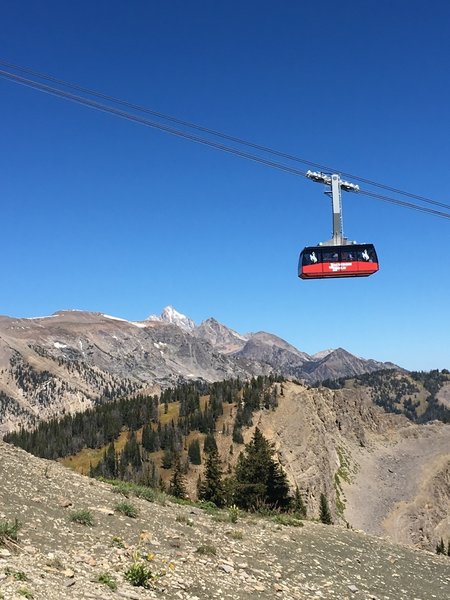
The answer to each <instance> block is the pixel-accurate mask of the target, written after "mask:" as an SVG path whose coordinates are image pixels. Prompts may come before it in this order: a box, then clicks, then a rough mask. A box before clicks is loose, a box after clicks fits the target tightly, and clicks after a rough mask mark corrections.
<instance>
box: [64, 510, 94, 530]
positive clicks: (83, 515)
mask: <svg viewBox="0 0 450 600" xmlns="http://www.w3.org/2000/svg"><path fill="white" fill-rule="evenodd" d="M70 520H71V521H72V523H79V524H80V525H86V526H88V527H93V526H94V517H93V516H92V513H91V512H90V511H89V510H86V509H84V508H83V509H80V510H74V511H73V512H72V513H71V514H70Z"/></svg>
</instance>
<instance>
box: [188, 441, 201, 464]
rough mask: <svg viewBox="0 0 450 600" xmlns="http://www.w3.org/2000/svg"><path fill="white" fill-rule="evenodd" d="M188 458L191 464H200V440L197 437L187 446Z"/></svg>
mask: <svg viewBox="0 0 450 600" xmlns="http://www.w3.org/2000/svg"><path fill="white" fill-rule="evenodd" d="M188 456H189V460H190V461H191V463H192V464H193V465H201V464H202V457H201V452H200V442H199V441H198V439H195V440H193V441H192V442H191V443H190V444H189V447H188Z"/></svg>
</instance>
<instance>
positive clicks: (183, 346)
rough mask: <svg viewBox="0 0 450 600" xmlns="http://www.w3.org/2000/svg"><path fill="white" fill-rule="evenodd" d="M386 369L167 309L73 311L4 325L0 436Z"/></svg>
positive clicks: (0, 325) (4, 320)
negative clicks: (195, 398)
mask: <svg viewBox="0 0 450 600" xmlns="http://www.w3.org/2000/svg"><path fill="white" fill-rule="evenodd" d="M386 368H395V365H393V364H392V363H381V362H378V361H375V360H371V359H369V360H366V359H363V358H359V357H356V356H354V355H352V354H350V353H349V352H347V351H346V350H344V349H342V348H338V349H335V350H324V351H322V352H319V353H317V354H315V355H313V356H310V355H308V354H306V353H305V352H302V351H300V350H298V349H297V348H295V347H294V346H292V345H291V344H288V343H287V342H286V341H284V340H282V339H281V338H279V337H277V336H275V335H273V334H270V333H265V332H258V333H249V334H245V335H243V334H240V333H237V332H236V331H233V330H232V329H230V328H229V327H227V326H226V325H223V324H221V323H219V322H218V321H216V320H215V319H213V318H210V319H207V320H206V321H203V322H202V323H201V324H200V325H196V324H195V323H194V321H192V320H191V319H189V318H188V317H186V316H185V315H183V314H181V313H179V312H177V311H176V310H175V309H174V308H173V307H171V306H168V307H166V308H165V309H164V310H163V312H162V314H161V315H160V316H150V317H149V318H148V319H146V320H145V321H138V322H136V321H127V320H125V319H121V318H118V317H113V316H110V315H106V314H102V313H93V312H84V311H77V310H71V311H59V312H56V313H55V314H53V315H51V316H48V317H36V318H31V319H20V318H12V317H6V316H3V317H0V431H5V430H9V429H11V428H12V427H16V426H17V425H18V424H19V423H22V424H25V425H29V424H33V423H35V422H36V421H37V420H39V419H41V418H44V419H46V418H49V417H51V416H53V415H60V414H62V413H64V412H65V411H70V412H73V411H76V410H84V409H86V408H89V407H90V406H92V404H93V403H95V402H96V401H98V400H106V401H107V400H110V399H113V398H115V397H117V396H121V395H124V394H133V393H138V392H144V393H156V392H157V391H159V389H161V388H163V387H167V386H170V385H174V384H176V383H179V382H180V381H186V380H193V379H203V380H205V381H218V380H222V379H227V378H231V377H241V378H247V377H250V376H254V375H260V374H268V373H271V372H277V373H279V374H282V375H284V376H286V377H290V378H295V379H298V380H304V381H306V382H309V383H312V382H317V381H323V380H325V379H336V378H339V377H346V376H351V375H359V374H362V373H369V372H372V371H375V370H379V369H386Z"/></svg>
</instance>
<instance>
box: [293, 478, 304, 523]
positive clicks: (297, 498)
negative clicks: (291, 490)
mask: <svg viewBox="0 0 450 600" xmlns="http://www.w3.org/2000/svg"><path fill="white" fill-rule="evenodd" d="M292 508H293V510H294V513H295V514H296V515H298V516H299V517H300V518H301V519H306V506H305V503H304V502H303V498H302V495H301V494H300V490H299V489H298V485H297V486H296V487H295V494H294V502H293V506H292Z"/></svg>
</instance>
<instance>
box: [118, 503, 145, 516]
mask: <svg viewBox="0 0 450 600" xmlns="http://www.w3.org/2000/svg"><path fill="white" fill-rule="evenodd" d="M114 510H115V511H116V512H120V513H122V514H123V515H126V516H127V517H131V518H132V519H135V518H136V517H137V516H138V514H139V511H138V509H137V508H136V507H135V506H134V505H133V504H131V502H119V503H118V504H116V505H115V507H114Z"/></svg>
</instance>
